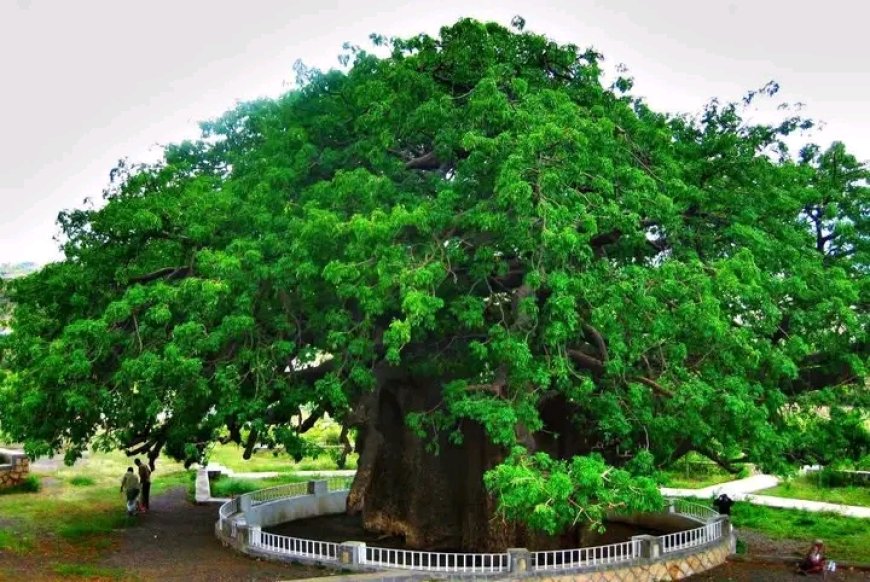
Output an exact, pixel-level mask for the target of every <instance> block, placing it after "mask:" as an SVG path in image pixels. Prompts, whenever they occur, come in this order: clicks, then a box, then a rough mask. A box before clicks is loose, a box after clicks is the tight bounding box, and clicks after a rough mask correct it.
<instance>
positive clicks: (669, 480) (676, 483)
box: [659, 453, 750, 489]
mask: <svg viewBox="0 0 870 582" xmlns="http://www.w3.org/2000/svg"><path fill="white" fill-rule="evenodd" d="M749 473H750V469H749V467H744V468H743V469H742V470H741V471H740V472H739V473H737V474H733V473H729V472H728V471H726V470H724V469H722V468H721V467H720V466H719V465H717V464H715V463H713V462H711V461H710V460H708V459H706V458H704V457H702V456H701V455H699V454H697V453H688V454H686V455H684V456H683V457H681V458H680V459H679V460H677V461H676V462H675V463H674V464H673V465H671V466H670V467H668V469H667V470H664V471H662V472H661V473H660V479H659V480H660V482H661V484H662V485H664V486H665V487H676V488H680V489H703V488H704V487H710V486H712V485H718V484H720V483H727V482H728V481H734V480H735V479H742V478H743V477H748V476H749Z"/></svg>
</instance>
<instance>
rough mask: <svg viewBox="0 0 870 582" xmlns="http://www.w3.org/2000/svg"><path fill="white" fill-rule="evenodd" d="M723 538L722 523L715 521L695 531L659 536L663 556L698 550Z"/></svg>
mask: <svg viewBox="0 0 870 582" xmlns="http://www.w3.org/2000/svg"><path fill="white" fill-rule="evenodd" d="M721 537H722V522H721V521H714V522H711V523H708V524H706V525H702V526H701V527H696V528H695V529H690V530H687V531H678V532H676V533H671V534H666V535H663V536H659V544H661V550H662V554H670V553H672V552H679V551H681V550H687V549H689V548H697V547H699V546H703V545H706V544H708V543H710V542H713V541H716V540H718V539H719V538H721Z"/></svg>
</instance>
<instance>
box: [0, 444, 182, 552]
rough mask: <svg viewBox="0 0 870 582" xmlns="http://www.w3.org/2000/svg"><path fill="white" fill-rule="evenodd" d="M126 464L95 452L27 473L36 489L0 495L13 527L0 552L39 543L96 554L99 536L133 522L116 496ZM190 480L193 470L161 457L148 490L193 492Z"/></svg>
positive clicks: (2, 535)
mask: <svg viewBox="0 0 870 582" xmlns="http://www.w3.org/2000/svg"><path fill="white" fill-rule="evenodd" d="M130 465H132V462H131V459H129V458H127V457H126V455H124V454H123V453H121V452H114V453H108V454H106V453H94V454H90V455H88V459H87V461H86V462H82V461H80V462H77V463H76V465H74V466H72V467H67V466H64V465H61V466H60V467H58V468H57V469H53V470H35V471H34V472H33V473H31V475H32V476H34V477H35V478H38V479H39V482H40V485H41V487H40V489H39V491H36V492H20V493H10V494H6V495H0V515H2V516H3V517H4V518H5V519H9V520H11V521H12V522H13V524H14V528H13V527H9V528H8V530H7V529H6V528H4V530H3V531H0V551H2V550H8V551H12V552H18V553H21V552H26V551H29V550H31V549H33V548H34V547H35V546H36V545H37V541H38V540H43V539H54V540H62V541H65V542H69V543H70V544H74V545H80V546H81V548H82V549H83V550H86V551H90V550H98V549H99V547H100V546H101V545H105V543H106V540H107V539H108V538H106V537H105V536H104V535H103V534H106V533H108V532H111V531H113V530H116V529H120V528H123V527H126V526H127V525H129V524H130V523H131V521H130V520H129V518H127V516H126V514H125V513H124V510H123V508H124V499H123V496H122V494H121V492H120V484H121V477H122V476H123V474H124V471H126V469H127V467H128V466H130ZM193 478H194V472H193V471H186V470H185V469H184V468H183V467H182V466H181V465H180V464H178V463H176V462H173V461H171V460H170V459H163V458H161V459H158V462H157V470H156V471H155V472H154V474H153V480H154V485H153V486H152V491H153V492H154V493H155V494H156V493H159V492H160V491H165V490H166V489H167V488H169V487H175V486H179V485H184V486H187V487H189V488H190V489H191V490H192V487H193ZM133 521H135V520H133ZM45 534H48V537H47V538H46V535H45ZM43 550H44V548H43Z"/></svg>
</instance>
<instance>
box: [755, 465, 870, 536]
mask: <svg viewBox="0 0 870 582" xmlns="http://www.w3.org/2000/svg"><path fill="white" fill-rule="evenodd" d="M757 494H758V495H773V496H774V497H788V498H791V499H806V500H809V501H825V502H827V503H841V504H843V505H862V506H865V507H870V487H867V486H861V485H826V484H825V482H824V481H823V480H822V479H820V478H819V476H817V475H801V476H799V477H796V478H794V479H791V480H788V481H783V482H782V483H780V484H779V485H777V486H776V487H772V488H770V489H764V490H763V491H758V492H757ZM867 543H868V545H870V540H868V542H867Z"/></svg>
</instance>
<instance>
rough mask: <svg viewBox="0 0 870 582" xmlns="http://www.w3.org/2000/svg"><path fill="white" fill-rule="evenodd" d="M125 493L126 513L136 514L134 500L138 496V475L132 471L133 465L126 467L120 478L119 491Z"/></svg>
mask: <svg viewBox="0 0 870 582" xmlns="http://www.w3.org/2000/svg"><path fill="white" fill-rule="evenodd" d="M125 492H126V494H127V515H136V500H137V499H138V497H139V477H137V476H136V473H134V472H133V467H127V472H126V473H124V478H123V479H121V493H125Z"/></svg>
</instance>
